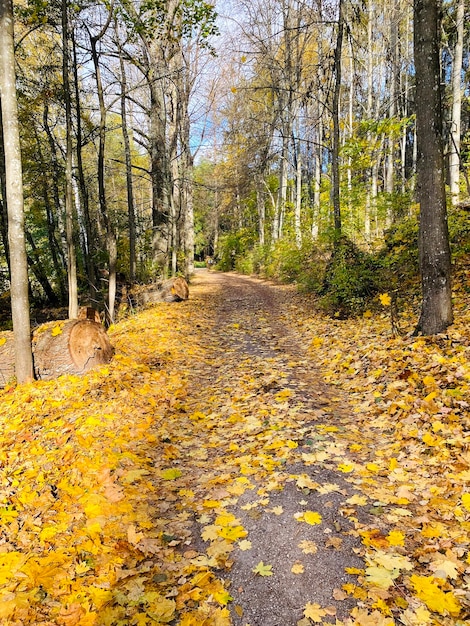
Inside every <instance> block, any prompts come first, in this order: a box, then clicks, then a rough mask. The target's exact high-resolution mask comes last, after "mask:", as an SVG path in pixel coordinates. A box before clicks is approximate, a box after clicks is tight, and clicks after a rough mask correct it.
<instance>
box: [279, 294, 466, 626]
mask: <svg viewBox="0 0 470 626" xmlns="http://www.w3.org/2000/svg"><path fill="white" fill-rule="evenodd" d="M382 304H384V303H382ZM384 308H385V309H386V308H387V303H385V305H384ZM291 314H292V313H291ZM297 319H298V329H299V332H300V333H301V335H302V336H303V337H304V340H305V341H307V342H309V345H310V354H311V356H312V358H314V359H315V362H316V363H319V365H320V368H321V370H322V373H323V377H324V380H325V381H326V382H327V383H328V384H329V385H333V386H335V387H336V388H337V389H338V393H342V392H344V391H346V392H347V394H348V398H349V400H348V402H349V403H350V404H351V405H352V407H353V414H352V415H351V419H349V420H348V419H345V418H344V415H343V417H342V419H341V423H340V431H341V432H338V433H337V434H335V435H334V437H332V438H331V439H332V440H334V441H335V444H336V445H337V446H338V443H339V445H340V448H339V450H338V452H339V453H338V454H337V456H338V461H341V463H339V464H338V469H340V470H341V471H342V472H345V476H346V480H348V481H349V482H351V483H352V484H354V485H355V487H356V489H357V490H360V491H361V492H362V494H363V496H359V497H356V496H354V497H353V498H351V499H350V500H349V503H350V504H354V505H356V506H357V505H359V507H364V509H365V510H367V511H369V512H372V513H373V514H374V515H375V517H376V520H377V522H376V524H374V525H369V526H364V527H362V528H361V524H359V523H358V524H357V528H358V529H359V533H360V534H361V536H362V542H363V544H364V546H365V547H366V552H365V555H364V558H365V568H364V570H363V571H362V572H360V573H359V578H358V583H359V584H358V585H357V586H350V587H349V588H348V589H347V591H348V593H350V594H351V595H353V596H354V597H356V598H357V599H359V600H360V601H361V602H363V603H364V604H365V605H367V606H368V607H369V609H370V610H369V611H367V610H365V609H364V608H362V609H357V610H355V611H354V612H353V614H352V618H353V619H356V621H354V622H353V623H354V624H356V623H357V624H361V625H364V626H366V625H368V624H370V625H377V624H387V625H388V624H390V625H391V624H395V623H397V624H405V626H428V625H434V624H446V625H461V626H463V625H464V624H468V623H470V622H469V620H470V412H469V407H470V297H469V295H468V288H467V289H466V290H465V283H464V289H462V290H461V291H460V292H458V293H457V294H456V300H455V324H454V325H453V326H452V327H451V328H449V330H448V332H447V333H445V334H442V335H439V336H436V337H414V336H413V335H412V333H411V332H410V333H409V334H408V335H406V336H404V337H397V336H393V335H392V333H391V332H390V325H389V317H388V313H387V311H386V310H385V311H384V314H383V315H371V314H366V315H365V316H364V319H363V320H357V322H355V323H354V324H351V322H350V321H339V320H337V321H332V320H331V319H325V318H321V317H316V316H313V317H310V316H307V315H305V314H304V313H303V312H299V315H298V316H297ZM405 319H406V316H405ZM413 320H416V317H415V316H411V315H409V317H408V319H407V321H408V325H409V330H412V327H411V324H412V321H413ZM348 440H349V443H348ZM346 458H347V459H348V460H347V461H345V459H346ZM350 514H351V516H352V518H354V511H351V512H350ZM372 609H375V611H374V612H372V611H371V610H372ZM380 616H381V617H380ZM395 620H396V621H395Z"/></svg>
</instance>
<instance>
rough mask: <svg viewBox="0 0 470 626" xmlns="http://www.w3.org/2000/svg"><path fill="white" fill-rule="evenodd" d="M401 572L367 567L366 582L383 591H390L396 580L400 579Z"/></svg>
mask: <svg viewBox="0 0 470 626" xmlns="http://www.w3.org/2000/svg"><path fill="white" fill-rule="evenodd" d="M399 575H400V572H399V571H398V570H394V571H391V570H388V569H385V567H367V568H366V580H367V582H368V583H369V584H371V585H374V586H376V587H380V588H381V589H388V588H389V587H391V586H392V585H393V581H394V579H395V578H398V576H399Z"/></svg>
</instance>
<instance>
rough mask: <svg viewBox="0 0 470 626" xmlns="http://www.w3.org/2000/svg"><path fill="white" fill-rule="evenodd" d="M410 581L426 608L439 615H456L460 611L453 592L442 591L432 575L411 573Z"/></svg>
mask: <svg viewBox="0 0 470 626" xmlns="http://www.w3.org/2000/svg"><path fill="white" fill-rule="evenodd" d="M410 582H411V584H412V586H413V588H414V589H415V591H416V595H417V596H418V598H419V599H420V600H422V601H423V602H424V603H425V604H426V606H427V607H428V609H430V610H431V611H436V613H440V614H441V615H448V614H450V615H452V616H454V617H455V616H457V615H459V613H460V608H461V607H460V603H459V601H458V600H457V598H456V597H455V596H454V594H453V593H452V592H451V591H449V592H447V593H446V592H445V591H443V590H442V589H441V588H440V587H439V586H438V585H437V584H436V582H435V579H434V577H433V576H418V575H416V574H413V575H412V576H411V577H410Z"/></svg>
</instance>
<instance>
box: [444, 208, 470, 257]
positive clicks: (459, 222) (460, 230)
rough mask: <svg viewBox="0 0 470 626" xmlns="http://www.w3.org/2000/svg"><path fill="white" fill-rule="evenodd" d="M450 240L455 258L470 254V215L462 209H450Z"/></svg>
mask: <svg viewBox="0 0 470 626" xmlns="http://www.w3.org/2000/svg"><path fill="white" fill-rule="evenodd" d="M448 221H449V239H450V243H451V246H452V253H453V255H454V257H460V256H462V255H464V254H467V253H469V252H470V213H469V212H468V210H466V211H465V210H463V209H461V208H456V207H451V208H449V219H448Z"/></svg>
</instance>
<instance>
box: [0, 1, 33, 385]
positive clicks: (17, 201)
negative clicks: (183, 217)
mask: <svg viewBox="0 0 470 626" xmlns="http://www.w3.org/2000/svg"><path fill="white" fill-rule="evenodd" d="M0 100H1V107H2V122H3V142H4V154H5V169H6V172H5V175H6V201H7V207H8V240H9V250H10V269H11V280H10V289H11V314H12V321H13V331H14V335H15V372H16V377H17V380H18V382H19V383H25V382H28V381H30V380H31V379H32V378H33V358H32V350H31V330H30V317H29V300H28V262H27V258H26V243H25V228H24V206H23V173H22V166H21V150H20V135H19V125H18V105H17V100H16V75H15V54H14V42H13V4H12V2H11V0H0Z"/></svg>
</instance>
